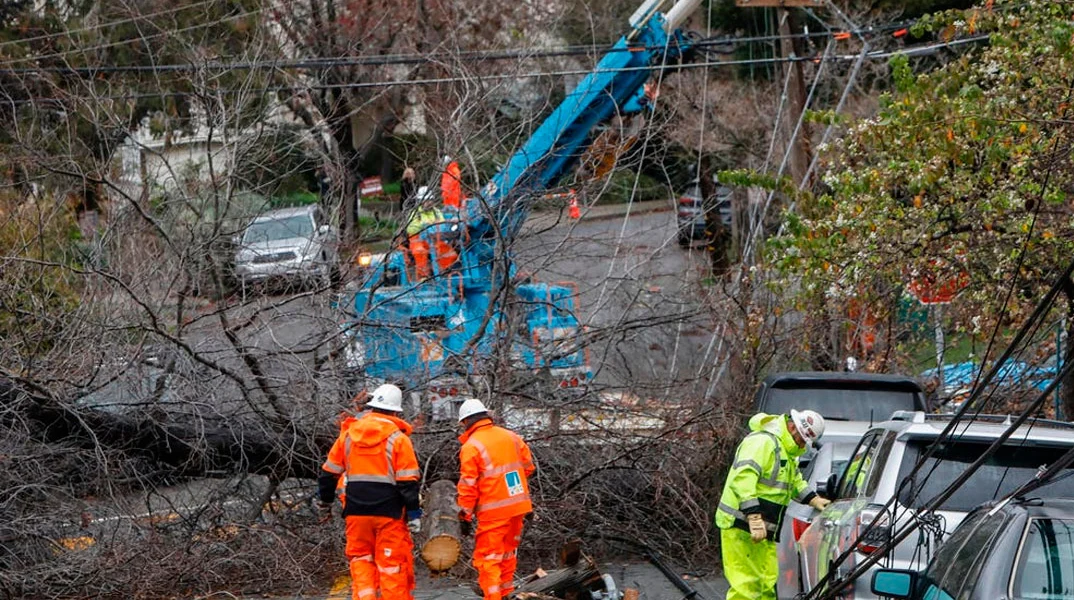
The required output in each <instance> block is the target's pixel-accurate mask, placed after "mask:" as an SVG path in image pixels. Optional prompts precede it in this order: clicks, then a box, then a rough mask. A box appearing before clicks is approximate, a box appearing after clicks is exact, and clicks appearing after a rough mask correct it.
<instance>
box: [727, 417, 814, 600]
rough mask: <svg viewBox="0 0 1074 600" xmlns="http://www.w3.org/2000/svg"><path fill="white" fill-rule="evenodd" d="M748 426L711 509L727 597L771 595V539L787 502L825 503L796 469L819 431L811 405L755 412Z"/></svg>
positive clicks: (756, 599) (748, 599) (774, 573)
mask: <svg viewBox="0 0 1074 600" xmlns="http://www.w3.org/2000/svg"><path fill="white" fill-rule="evenodd" d="M749 426H750V433H749V435H747V436H746V437H745V438H744V439H743V440H742V442H741V443H739V445H738V449H737V450H736V451H735V462H734V463H733V464H732V465H731V471H730V472H729V473H728V474H727V482H726V483H725V484H724V488H723V494H722V495H721V496H720V504H719V507H718V508H717V509H716V526H717V527H719V528H720V545H721V549H722V554H723V569H724V577H726V578H727V581H728V583H729V584H730V585H731V589H730V590H729V591H728V592H727V600H775V597H776V581H777V579H778V577H779V566H778V564H777V562H778V561H777V558H776V541H778V540H777V536H778V535H779V530H780V525H781V523H782V522H783V513H784V512H785V511H786V509H787V505H788V504H790V503H791V501H792V500H796V501H798V502H801V503H802V504H809V505H810V506H812V507H813V508H815V509H817V510H823V509H824V508H826V507H827V506H828V504H830V502H829V501H828V500H826V499H824V498H821V497H820V496H818V495H817V493H816V491H814V490H813V489H812V488H811V487H810V486H809V484H808V483H807V482H806V481H805V480H804V479H803V478H802V474H801V473H800V472H799V471H798V457H799V456H801V455H802V454H804V453H805V451H806V449H807V448H808V447H809V446H810V445H811V444H813V443H815V442H816V441H817V440H818V439H820V437H821V436H822V435H823V434H824V418H823V417H821V416H820V415H819V414H817V413H816V412H814V411H812V410H803V411H801V412H799V411H797V410H792V411H791V412H790V414H787V415H767V414H764V413H758V414H756V415H754V416H753V417H752V418H751V419H750V421H749Z"/></svg>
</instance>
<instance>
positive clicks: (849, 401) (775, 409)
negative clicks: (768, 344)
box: [762, 387, 917, 422]
mask: <svg viewBox="0 0 1074 600" xmlns="http://www.w3.org/2000/svg"><path fill="white" fill-rule="evenodd" d="M792 408H794V409H798V410H801V409H803V408H809V409H812V410H815V411H817V412H819V413H820V414H822V415H824V418H826V419H835V420H838V421H871V422H879V421H886V420H888V419H889V418H891V414H892V413H893V412H895V411H897V410H917V408H916V407H915V406H914V394H913V393H912V392H908V391H900V390H875V389H874V390H870V389H860V388H858V389H832V388H830V387H827V388H799V387H795V388H787V389H784V388H772V389H770V390H769V391H768V394H767V397H766V398H765V402H764V406H763V407H762V409H763V410H764V412H766V413H768V414H778V413H788V412H790V411H791V409H792Z"/></svg>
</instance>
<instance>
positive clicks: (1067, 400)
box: [1055, 281, 1074, 421]
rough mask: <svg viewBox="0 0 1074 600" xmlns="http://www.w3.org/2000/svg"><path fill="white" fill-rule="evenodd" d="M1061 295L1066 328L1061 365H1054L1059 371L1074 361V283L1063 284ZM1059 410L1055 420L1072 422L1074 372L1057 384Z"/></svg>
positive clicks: (1073, 410)
mask: <svg viewBox="0 0 1074 600" xmlns="http://www.w3.org/2000/svg"><path fill="white" fill-rule="evenodd" d="M1063 293H1064V295H1065V296H1066V300H1067V318H1066V323H1065V325H1066V327H1065V330H1064V331H1063V333H1064V335H1065V337H1066V339H1064V340H1063V349H1062V350H1063V352H1062V356H1063V359H1062V363H1061V364H1059V365H1056V367H1057V369H1059V370H1062V368H1063V367H1065V366H1066V365H1068V364H1070V361H1072V360H1074V283H1072V282H1070V281H1067V282H1065V283H1064V286H1063ZM1056 376H1057V377H1058V376H1059V371H1058V370H1057V371H1056ZM1059 408H1060V409H1061V410H1062V413H1063V414H1061V415H1055V418H1057V419H1063V420H1065V421H1070V420H1074V371H1071V372H1070V373H1069V374H1067V376H1066V377H1064V378H1063V379H1062V381H1060V382H1059Z"/></svg>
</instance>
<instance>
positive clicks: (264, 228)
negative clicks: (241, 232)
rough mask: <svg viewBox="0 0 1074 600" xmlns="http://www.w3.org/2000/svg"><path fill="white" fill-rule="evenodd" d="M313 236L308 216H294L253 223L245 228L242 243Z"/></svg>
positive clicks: (311, 224)
mask: <svg viewBox="0 0 1074 600" xmlns="http://www.w3.org/2000/svg"><path fill="white" fill-rule="evenodd" d="M312 235H313V220H312V219H310V218H309V215H295V216H293V217H282V218H279V219H268V220H265V221H254V222H253V223H251V224H250V226H249V227H247V228H246V235H245V236H243V241H244V242H246V243H247V244H256V243H258V242H274V241H277V240H289V239H292V238H308V237H310V236H312Z"/></svg>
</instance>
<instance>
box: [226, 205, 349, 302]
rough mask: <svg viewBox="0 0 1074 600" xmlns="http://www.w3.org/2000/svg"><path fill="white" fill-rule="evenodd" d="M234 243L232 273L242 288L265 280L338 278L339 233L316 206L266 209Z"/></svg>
mask: <svg viewBox="0 0 1074 600" xmlns="http://www.w3.org/2000/svg"><path fill="white" fill-rule="evenodd" d="M238 246H239V247H238V250H237V251H236V253H235V276H236V277H237V278H238V280H239V283H240V284H242V286H243V287H244V288H245V286H247V285H249V284H251V283H261V282H266V281H269V280H285V281H295V280H298V281H299V282H301V283H316V284H330V283H335V282H337V281H338V280H339V275H340V270H339V254H338V252H339V250H338V246H339V236H338V234H337V232H336V230H335V228H333V227H332V226H331V225H330V224H329V223H328V220H327V219H326V218H325V216H324V212H323V211H322V210H321V207H320V206H316V205H312V206H302V207H299V208H284V209H281V210H274V211H271V212H267V213H265V214H263V215H261V216H259V217H257V218H256V219H254V220H253V221H251V222H250V224H249V225H248V226H247V227H246V230H245V231H243V233H242V236H241V238H240V239H239V240H238Z"/></svg>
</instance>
